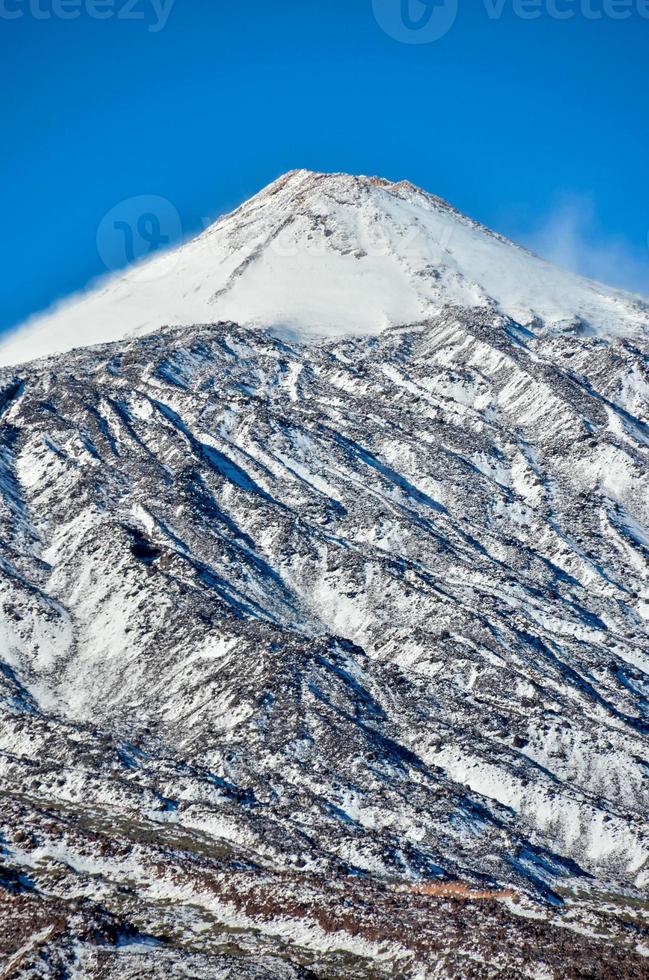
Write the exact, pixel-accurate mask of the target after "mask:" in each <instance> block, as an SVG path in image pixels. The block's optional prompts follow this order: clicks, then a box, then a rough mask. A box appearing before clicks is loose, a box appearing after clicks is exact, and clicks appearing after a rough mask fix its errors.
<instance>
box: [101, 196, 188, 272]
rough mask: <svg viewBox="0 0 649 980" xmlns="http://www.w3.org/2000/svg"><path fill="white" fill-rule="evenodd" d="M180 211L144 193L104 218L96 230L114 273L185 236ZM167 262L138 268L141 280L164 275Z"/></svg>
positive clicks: (108, 265) (102, 259) (163, 199)
mask: <svg viewBox="0 0 649 980" xmlns="http://www.w3.org/2000/svg"><path fill="white" fill-rule="evenodd" d="M182 231H183V226H182V220H181V218H180V214H179V213H178V210H177V209H176V208H175V207H174V205H173V204H172V203H171V201H168V200H167V199H166V198H165V197H157V196H156V195H155V194H141V195H139V196H138V197H129V198H127V199H126V200H125V201H120V202H119V204H116V205H115V207H114V208H111V209H110V211H108V212H107V214H105V215H104V217H103V218H102V219H101V221H100V223H99V227H98V228H97V251H98V253H99V257H100V259H101V261H102V262H103V263H104V265H105V266H106V268H107V269H109V270H110V271H111V272H116V271H117V270H118V269H123V268H124V267H125V266H129V265H133V264H134V263H142V262H143V260H145V259H147V258H149V257H150V256H152V255H153V254H154V253H155V252H157V251H159V250H161V249H168V248H169V247H170V246H171V245H172V244H173V243H174V242H177V241H179V239H180V238H181V236H182ZM166 271H167V270H166V267H165V266H164V263H146V262H144V264H140V265H138V268H137V276H138V278H139V279H150V278H157V277H158V276H162V275H164V274H165V272H166Z"/></svg>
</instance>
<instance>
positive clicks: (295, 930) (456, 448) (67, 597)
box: [0, 172, 649, 980]
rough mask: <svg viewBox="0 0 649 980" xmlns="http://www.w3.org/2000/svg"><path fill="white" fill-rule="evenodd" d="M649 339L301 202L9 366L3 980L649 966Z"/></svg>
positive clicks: (298, 979) (539, 269)
mask: <svg viewBox="0 0 649 980" xmlns="http://www.w3.org/2000/svg"><path fill="white" fill-rule="evenodd" d="M152 267H153V269H154V271H156V270H157V271H158V272H159V275H157V277H156V276H154V277H152V276H151V268H152ZM142 269H145V273H146V274H145V275H142ZM507 311H509V312H507ZM646 313H647V310H646V307H644V306H642V305H641V303H640V302H636V301H634V300H633V299H632V298H630V297H627V296H624V295H623V294H621V293H614V292H611V291H608V290H606V289H604V288H603V287H600V286H598V285H596V284H594V283H590V282H586V281H584V280H580V279H578V278H576V277H574V276H570V275H568V274H567V273H563V272H560V271H559V270H557V269H554V268H553V267H552V266H550V265H548V264H547V263H545V262H542V261H541V260H540V259H538V258H535V257H534V256H533V255H531V254H530V253H528V252H526V251H524V250H522V249H520V248H517V247H516V246H515V245H512V244H511V243H510V242H507V241H506V240H505V239H503V238H500V237H499V236H497V235H494V234H492V233H491V232H489V231H487V230H486V229H485V228H482V227H481V226H479V225H477V224H475V223H474V222H471V221H469V220H468V219H467V218H464V217H462V216H461V215H459V214H457V212H455V211H453V210H452V208H450V207H449V206H448V205H446V204H444V203H443V202H441V201H439V200H438V199H436V198H433V197H430V196H429V195H427V194H424V193H423V192H422V191H419V190H417V189H416V188H414V187H412V186H411V185H409V184H387V183H386V182H384V181H381V180H376V179H370V178H354V177H346V176H338V175H337V176H322V175H317V174H309V173H305V172H298V173H294V174H290V175H288V176H287V177H284V178H282V179H281V180H280V181H278V182H277V183H275V184H273V185H271V187H269V188H267V189H266V190H265V191H263V192H262V193H261V194H260V195H258V196H257V197H256V198H254V199H253V200H252V201H250V202H248V203H247V204H245V205H243V207H241V208H240V209H239V210H238V211H236V212H235V213H234V214H232V215H230V216H229V217H227V218H224V219H223V220H222V221H220V222H218V223H217V224H216V225H214V226H213V227H212V228H210V229H209V230H208V231H206V232H205V233H204V234H203V235H201V236H200V237H199V238H198V239H196V240H195V241H194V242H191V243H190V244H188V245H186V246H184V247H183V248H181V249H179V250H177V251H176V252H171V253H169V254H168V255H165V256H159V257H157V258H155V259H154V260H153V261H152V262H151V263H150V264H149V266H147V267H140V268H139V269H134V270H132V271H131V272H130V273H128V274H127V275H126V276H123V277H122V278H119V279H116V280H114V281H113V282H111V283H108V284H106V285H105V286H104V288H103V289H102V290H99V291H97V292H96V293H94V294H92V295H90V296H88V297H86V298H85V299H83V300H80V301H79V302H78V303H77V305H76V306H71V307H69V308H68V309H67V310H62V311H61V312H59V313H58V314H56V315H54V316H53V317H51V318H50V319H49V321H48V320H43V321H41V322H40V323H39V324H36V325H34V326H33V327H32V328H30V329H31V332H30V331H26V332H25V333H22V334H21V333H18V334H17V335H16V337H15V338H13V341H12V344H13V353H11V350H12V348H10V347H6V348H5V352H4V353H5V357H7V356H8V357H12V358H14V359H16V360H19V359H20V358H22V357H24V356H26V354H27V353H28V352H29V351H30V350H31V351H33V352H38V353H44V352H45V351H47V350H50V351H52V350H56V349H60V348H62V347H65V346H66V345H68V346H70V345H72V344H77V345H78V343H79V341H80V340H83V342H84V343H85V344H91V342H92V341H97V340H101V339H106V338H109V337H117V338H120V336H121V337H122V339H114V340H112V341H111V342H109V343H97V344H94V345H93V346H87V347H82V348H79V349H76V350H73V351H66V352H64V353H61V354H58V355H56V356H51V357H48V358H40V359H39V360H37V361H35V362H31V363H21V364H20V365H19V366H13V365H12V366H9V367H5V368H1V369H0V796H1V798H2V801H3V807H2V809H1V811H0V840H1V842H2V854H1V855H0V900H1V901H2V908H3V920H2V921H1V922H0V962H2V963H3V966H4V967H5V969H4V972H3V973H2V976H4V977H9V975H11V976H21V977H30V978H31V977H33V978H41V980H44V978H51V980H54V978H59V977H62V976H65V977H79V978H80V977H84V978H89V980H91V978H97V980H99V978H101V980H128V978H136V977H144V976H146V977H171V978H175V977H178V978H180V977H188V976H199V977H201V978H205V980H225V978H228V977H236V978H237V980H239V978H242V980H261V978H264V980H314V978H315V980H325V978H326V980H352V978H353V980H381V978H385V980H389V978H394V977H403V978H404V980H428V978H440V980H441V978H443V977H463V978H467V980H503V978H504V977H538V978H545V980H563V978H565V977H589V978H594V980H595V978H599V980H609V978H610V977H620V978H625V977H626V978H641V977H646V976H647V962H648V961H647V952H648V951H649V930H648V929H647V889H648V887H649V827H648V824H647V813H648V812H649V780H648V779H647V771H648V770H647V759H648V758H649V656H648V644H647V627H648V625H649V562H648V557H649V358H648V357H647V350H648V345H647V342H646V340H645V339H643V336H642V334H643V329H644V326H643V325H644V323H645V321H646ZM235 315H236V316H237V317H238V318H239V319H241V320H243V321H244V323H243V324H240V323H235V322H231V321H228V320H226V319H225V317H226V316H232V317H233V316H235ZM217 318H220V319H218V322H216V321H217ZM185 320H186V321H190V322H188V323H187V324H186V325H185V326H178V325H176V326H173V327H171V326H167V327H160V324H161V323H167V324H170V323H171V324H179V323H181V322H182V321H185ZM197 320H198V321H205V320H207V322H198V323H197V322H194V321H197ZM264 327H270V329H264ZM126 333H128V334H129V339H128V341H125V340H124V339H123V336H122V335H124V334H126ZM138 333H142V334H143V336H138V335H137V334H138ZM323 333H324V334H325V335H326V334H334V336H324V337H323V336H321V335H322V334H323ZM278 334H281V336H278ZM336 334H338V335H336ZM340 334H342V335H340ZM607 334H610V335H612V336H608V335H607ZM620 334H622V335H623V336H620ZM296 335H297V336H296ZM624 335H626V336H624Z"/></svg>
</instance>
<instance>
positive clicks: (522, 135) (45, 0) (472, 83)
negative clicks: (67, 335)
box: [0, 0, 649, 330]
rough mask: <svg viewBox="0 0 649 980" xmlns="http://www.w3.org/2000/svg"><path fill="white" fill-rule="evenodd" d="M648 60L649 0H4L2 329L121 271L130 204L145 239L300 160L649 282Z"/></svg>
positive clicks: (184, 227)
mask: <svg viewBox="0 0 649 980" xmlns="http://www.w3.org/2000/svg"><path fill="white" fill-rule="evenodd" d="M402 4H403V5H404V6H403V7H402ZM429 5H430V8H429ZM404 10H405V12H404ZM100 14H101V15H102V19H99V15H100ZM140 15H141V16H140ZM558 15H563V16H561V17H559V16H558ZM598 15H599V16H598ZM626 15H628V16H626ZM418 24H419V25H420V26H419V27H418V26H417V25H418ZM436 35H439V36H436ZM648 64H649V2H647V0H426V3H425V4H424V3H422V0H407V2H406V0H300V2H297V0H281V2H275V3H272V2H270V0H237V2H236V3H234V2H231V3H228V2H225V0H0V80H1V81H2V92H3V98H2V100H1V102H0V125H1V132H2V153H1V156H0V168H1V169H0V188H1V190H0V195H1V198H2V201H1V203H2V217H3V234H2V238H1V243H0V251H1V253H2V254H0V262H1V267H2V269H3V271H4V277H3V284H2V285H3V288H2V298H3V302H2V304H1V307H0V330H2V329H6V328H7V327H9V326H11V325H12V324H15V323H17V322H19V321H21V320H22V319H24V318H25V317H26V316H28V315H29V314H30V313H32V312H34V311H36V310H39V309H42V308H44V307H46V306H47V305H48V304H49V303H51V302H52V301H54V300H56V299H57V298H60V297H62V296H64V295H66V294H68V293H70V292H72V291H74V290H77V289H80V288H81V287H83V286H84V285H85V284H86V283H87V282H88V281H89V280H91V279H92V278H93V277H95V276H97V275H100V274H101V273H103V272H105V271H106V264H108V265H111V264H117V263H118V258H115V259H114V258H112V257H111V256H109V257H108V258H107V256H106V254H105V252H106V249H105V248H102V240H101V233H100V241H99V250H98V247H97V234H98V229H102V228H105V226H106V220H105V215H106V214H107V213H108V212H111V214H113V213H119V208H120V207H121V208H122V209H123V208H124V207H126V209H127V210H128V207H129V205H128V204H127V205H121V204H120V202H124V201H127V202H128V201H129V199H131V198H133V197H135V198H138V199H139V198H140V196H149V197H151V196H152V197H154V198H163V199H165V201H168V202H169V204H168V205H163V209H164V208H165V207H168V209H170V212H171V213H173V215H177V220H175V221H172V223H171V224H170V225H168V224H167V225H164V227H163V231H165V230H166V231H169V234H166V235H164V236H163V235H162V234H159V233H158V231H159V230H158V229H157V228H155V227H152V228H149V229H148V232H147V234H148V238H150V240H151V241H152V243H154V244H155V242H156V241H158V240H161V239H163V238H164V237H166V238H169V239H175V238H176V237H177V236H180V235H184V236H187V235H189V234H191V233H193V232H195V231H198V230H200V229H201V228H202V227H203V225H204V223H205V221H206V220H207V219H209V218H214V217H216V216H217V215H218V214H219V213H222V212H223V211H225V210H228V209H230V208H232V207H233V206H235V205H236V204H238V203H239V202H240V201H241V200H242V199H244V198H245V197H247V196H249V195H250V194H251V193H253V192H255V191H256V190H258V189H259V188H260V187H261V186H263V185H264V184H265V183H267V182H268V181H270V180H272V179H273V178H274V177H276V176H278V175H279V174H280V173H282V172H283V171H285V170H288V169H291V168H294V167H309V168H311V169H315V170H346V171H351V172H358V173H372V174H381V175H382V176H387V177H391V178H403V177H407V178H409V179H411V180H413V181H415V182H416V183H418V184H420V185H422V186H423V187H425V188H426V189H428V190H431V191H433V192H434V193H436V194H439V195H440V196H442V197H444V198H446V199H448V200H450V201H451V202H452V203H453V204H455V205H456V206H457V207H459V208H460V209H461V210H463V211H465V212H467V213H469V214H470V215H471V216H473V217H475V218H478V219H479V220H481V221H483V222H484V223H486V224H488V225H490V226H491V227H494V228H496V229H497V230H499V231H502V232H504V233H506V234H509V235H511V236H512V237H514V238H516V239H518V240H523V241H525V242H526V243H531V244H532V245H534V246H536V247H537V248H538V249H540V250H543V251H545V252H546V253H547V254H549V255H550V256H551V257H555V258H558V259H560V260H561V261H564V262H566V263H568V264H572V265H576V266H578V267H579V268H581V269H582V270H583V271H585V272H587V273H589V274H591V275H597V276H599V277H600V278H604V279H607V280H608V281H610V282H612V283H614V284H620V285H625V286H628V287H632V288H635V289H638V290H644V291H645V293H648V294H649V247H648V243H647V234H648V230H649V181H648V180H647V160H648V151H649V112H648V111H647V101H648V100H647V95H648V91H647V88H648V86H647V65H648ZM116 207H117V208H118V211H117V212H114V211H113V210H112V209H115V208H116ZM154 213H155V207H154ZM102 222H103V224H102ZM163 224H164V222H163ZM149 233H150V234H149ZM154 240H155V241H154ZM102 251H103V253H104V254H103V259H102V256H100V254H99V253H100V252H102ZM124 261H125V259H124Z"/></svg>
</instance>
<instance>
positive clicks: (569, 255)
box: [522, 197, 649, 296]
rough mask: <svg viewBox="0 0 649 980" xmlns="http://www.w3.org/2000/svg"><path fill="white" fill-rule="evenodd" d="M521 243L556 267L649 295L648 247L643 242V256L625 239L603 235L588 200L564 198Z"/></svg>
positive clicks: (648, 245)
mask: <svg viewBox="0 0 649 980" xmlns="http://www.w3.org/2000/svg"><path fill="white" fill-rule="evenodd" d="M522 240H523V243H524V244H525V245H527V246H528V248H531V249H532V250H533V251H534V252H536V253H537V254H538V255H541V256H543V258H546V259H549V260H550V261H551V262H554V263H555V264H556V265H560V266H563V267H564V268H567V269H572V270H573V271H574V272H578V273H580V275H582V276H588V277H589V278H590V279H597V280H599V281H600V282H604V283H608V284H609V285H611V286H618V287H619V288H621V289H628V290H630V291H631V292H636V293H642V294H643V295H645V296H649V244H648V243H647V242H645V243H644V245H645V252H644V256H642V255H640V254H638V253H637V252H634V250H633V249H632V248H631V246H630V245H629V243H628V242H627V241H626V239H624V238H623V237H622V236H610V235H605V234H603V233H602V232H601V230H600V229H599V227H598V224H597V219H596V214H595V208H594V206H593V203H592V201H590V200H589V199H588V198H584V197H570V198H564V199H563V200H562V201H561V202H560V203H559V204H558V205H557V207H556V208H555V210H554V211H553V212H552V213H551V214H550V215H549V217H548V218H547V219H546V220H545V221H544V222H543V223H542V224H540V225H539V226H537V227H536V228H535V229H532V231H530V232H528V233H527V234H524V235H523V236H522Z"/></svg>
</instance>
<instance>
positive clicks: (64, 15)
mask: <svg viewBox="0 0 649 980" xmlns="http://www.w3.org/2000/svg"><path fill="white" fill-rule="evenodd" d="M174 2H175V0H0V20H18V19H19V18H20V17H32V18H33V19H34V20H53V19H56V20H76V19H77V18H78V17H81V16H85V17H90V18H92V19H93V20H110V19H111V18H114V19H115V20H123V21H141V22H144V23H145V24H146V27H147V30H148V31H150V32H151V33H152V34H155V33H157V32H158V31H161V30H162V29H163V28H164V27H166V25H167V21H168V20H169V16H170V14H171V10H172V7H173V5H174Z"/></svg>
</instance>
